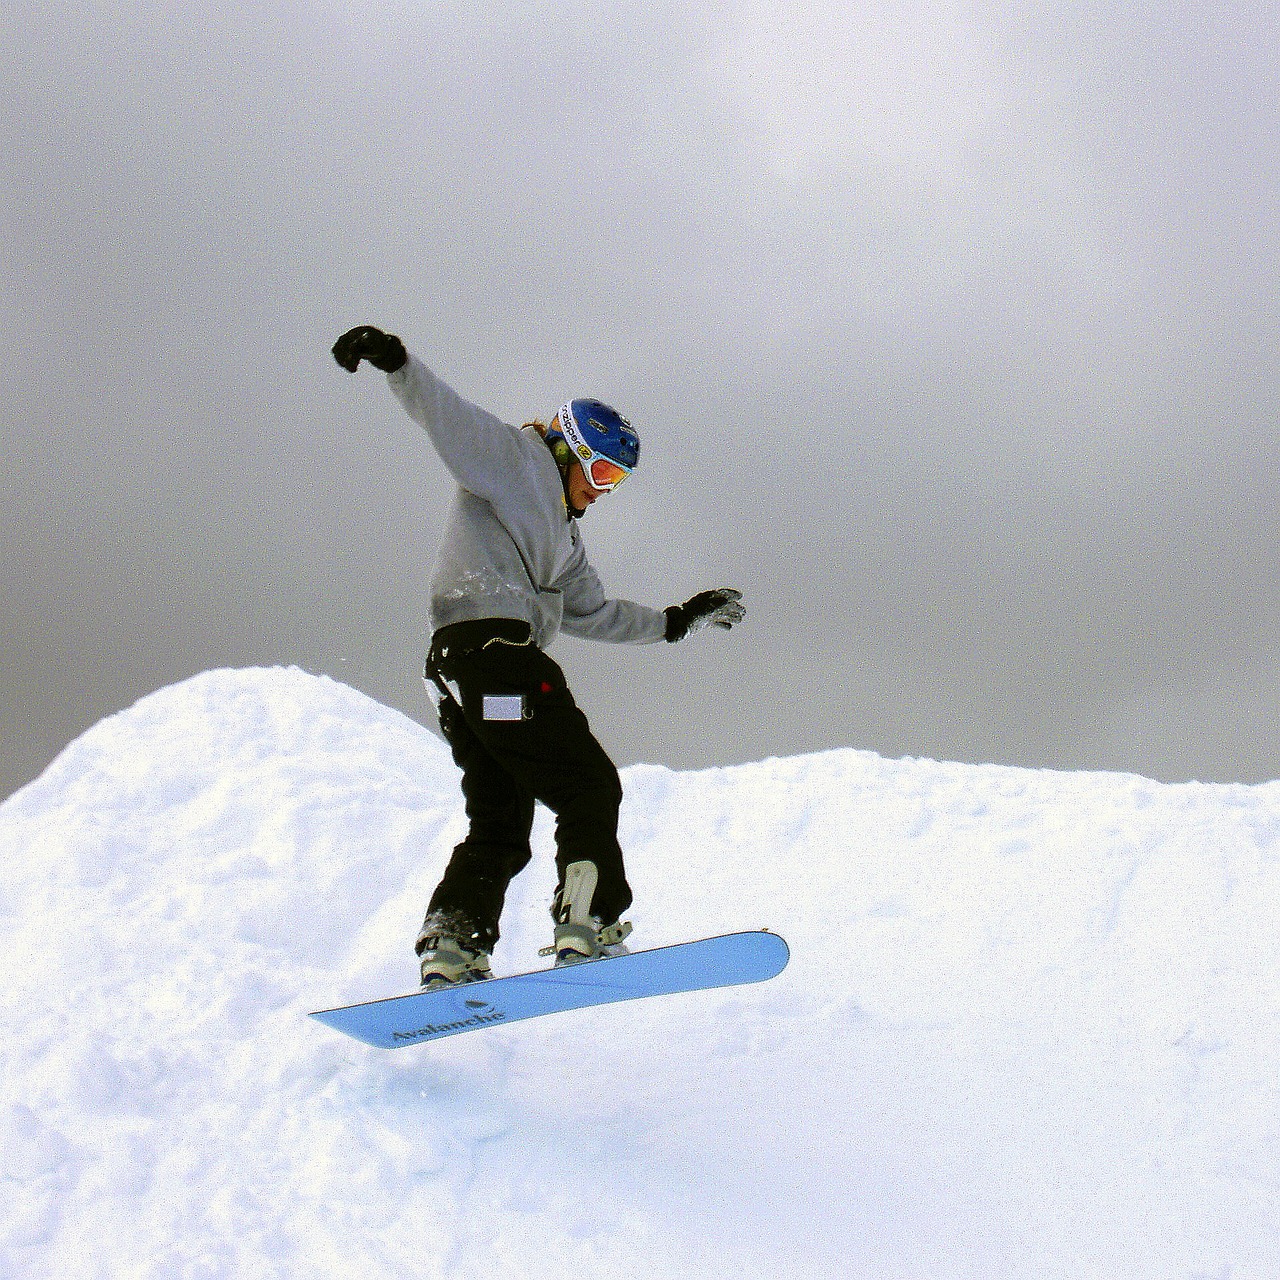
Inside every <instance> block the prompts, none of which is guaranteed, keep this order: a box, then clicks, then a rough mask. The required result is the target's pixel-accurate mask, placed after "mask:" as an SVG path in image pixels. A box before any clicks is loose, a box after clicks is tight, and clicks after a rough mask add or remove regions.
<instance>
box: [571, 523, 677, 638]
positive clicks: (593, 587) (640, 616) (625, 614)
mask: <svg viewBox="0 0 1280 1280" xmlns="http://www.w3.org/2000/svg"><path fill="white" fill-rule="evenodd" d="M575 541H576V542H577V549H576V550H577V554H576V555H575V556H574V562H573V564H572V565H571V566H570V569H569V571H568V572H567V573H566V575H565V576H564V578H562V580H561V582H560V584H559V586H560V591H561V593H562V595H563V599H564V614H563V617H562V618H561V623H560V627H561V630H562V631H564V632H565V633H566V634H568V635H571V636H578V637H579V638H580V639H583V640H605V641H608V642H610V643H612V644H653V643H654V642H656V641H658V640H664V639H666V634H667V615H666V614H665V613H663V612H662V610H661V609H651V608H649V606H647V605H643V604H636V603H635V602H634V601H631V600H610V599H609V598H608V597H607V596H606V595H605V592H604V587H603V586H602V585H601V582H600V578H599V577H598V575H597V574H596V571H595V570H594V569H593V568H592V567H591V565H590V563H589V562H588V560H587V557H586V552H585V551H584V550H583V546H582V543H581V541H578V540H577V539H575Z"/></svg>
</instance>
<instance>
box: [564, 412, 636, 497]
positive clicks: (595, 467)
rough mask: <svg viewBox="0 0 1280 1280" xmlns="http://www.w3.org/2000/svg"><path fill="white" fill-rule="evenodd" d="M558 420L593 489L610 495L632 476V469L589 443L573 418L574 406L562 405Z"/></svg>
mask: <svg viewBox="0 0 1280 1280" xmlns="http://www.w3.org/2000/svg"><path fill="white" fill-rule="evenodd" d="M556 418H557V419H558V420H559V423H560V431H561V433H562V434H563V435H564V438H565V439H566V440H567V441H568V442H569V447H570V448H571V449H572V450H573V452H574V454H575V455H576V457H577V459H578V461H579V462H581V463H582V469H583V471H584V472H586V476H587V481H588V483H589V484H590V485H591V487H592V488H593V489H600V490H602V491H603V492H605V493H608V492H610V491H611V490H613V489H616V488H617V487H618V486H619V485H620V484H621V483H622V482H623V481H624V480H625V479H626V478H627V477H628V476H629V475H630V474H631V468H630V467H624V466H623V465H622V463H620V462H616V461H615V460H614V459H613V458H607V457H605V455H604V454H603V453H601V452H600V450H599V449H593V448H592V447H591V446H590V445H589V444H588V443H587V441H586V438H585V437H584V436H583V434H582V432H581V431H580V430H579V429H578V423H577V420H576V419H575V418H574V416H573V406H572V404H562V405H561V406H560V412H559V413H557V414H556Z"/></svg>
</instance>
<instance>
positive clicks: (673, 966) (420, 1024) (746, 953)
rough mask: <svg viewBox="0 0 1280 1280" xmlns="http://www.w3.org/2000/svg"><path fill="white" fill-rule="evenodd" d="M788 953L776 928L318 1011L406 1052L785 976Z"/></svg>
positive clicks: (359, 1035) (352, 1031) (339, 1025)
mask: <svg viewBox="0 0 1280 1280" xmlns="http://www.w3.org/2000/svg"><path fill="white" fill-rule="evenodd" d="M789 958H790V952H789V951H788V950H787V944H786V943H785V942H784V941H783V940H782V939H781V938H780V937H778V935H777V934H776V933H767V932H765V931H763V930H762V931H759V932H752V933H727V934H724V935H723V936H721V937H718V938H702V939H700V940H699V941H697V942H681V943H677V944H676V945H675V946H673V947H656V948H654V949H653V950H652V951H636V952H633V953H632V954H631V955H626V956H614V957H612V958H610V959H608V960H593V961H590V962H588V963H585V964H576V965H568V966H566V967H564V968H562V969H539V970H537V971H535V972H533V973H520V974H515V975H514V976H512V977H510V978H489V979H487V980H485V981H484V982H469V983H465V984H464V985H462V986H458V987H446V988H445V989H443V990H437V991H415V992H414V993H413V994H412V995H407V996H393V997H391V998H390V999H388V1000H370V1001H367V1002H366V1003H365V1004H353V1005H347V1006H346V1007H345V1008H342V1009H323V1010H321V1011H320V1012H319V1013H313V1014H312V1015H311V1016H312V1017H313V1018H319V1019H320V1021H321V1022H325V1023H328V1025H329V1026H331V1027H334V1028H336V1029H337V1030H338V1031H345V1032H346V1034H347V1035H349V1036H354V1037H355V1038H356V1039H357V1040H363V1041H364V1042H365V1044H371V1045H373V1046H374V1047H375V1048H377V1049H399V1048H401V1047H402V1046H404V1045H407V1044H420V1043H421V1042H422V1041H424V1040H439V1039H440V1038H441V1037H442V1036H453V1035H457V1034H458V1033H459V1032H462V1031H478V1030H480V1028H481V1027H498V1026H505V1025H506V1024H507V1023H509V1022H519V1021H520V1020H521V1019H522V1018H537V1017H540V1016H541V1015H542V1014H544V1013H563V1012H564V1011H565V1010H567V1009H582V1008H585V1007H586V1006H587V1005H593V1004H611V1003H612V1002H613V1001H615V1000H635V999H637V998H638V997H640V996H663V995H673V994H675V993H676V992H679V991H701V990H703V989H705V988H708V987H731V986H735V985H737V984H738V983H742V982H763V981H764V980H765V979H766V978H772V977H774V976H775V975H776V974H779V973H781V972H782V970H783V969H785V968H786V965H787V960H788V959H789Z"/></svg>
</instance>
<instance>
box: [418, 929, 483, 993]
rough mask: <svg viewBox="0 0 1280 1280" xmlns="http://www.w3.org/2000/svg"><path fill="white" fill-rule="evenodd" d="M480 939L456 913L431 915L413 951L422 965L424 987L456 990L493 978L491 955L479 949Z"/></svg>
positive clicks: (427, 988) (429, 989)
mask: <svg viewBox="0 0 1280 1280" xmlns="http://www.w3.org/2000/svg"><path fill="white" fill-rule="evenodd" d="M477 939H478V935H477V934H475V933H473V932H471V930H470V929H469V928H468V926H467V924H466V921H465V920H463V919H462V917H461V916H458V915H457V914H456V913H453V912H444V911H430V912H428V913H427V918H426V919H425V920H424V921H423V922H422V930H421V932H420V933H419V934H418V941H417V942H416V943H415V944H414V950H415V951H416V952H417V953H418V956H419V958H420V960H421V961H422V987H423V990H425V991H432V990H434V989H435V988H437V987H456V986H460V985H461V984H462V983H464V982H481V981H483V980H484V979H485V978H492V977H493V973H492V972H491V971H490V969H489V953H488V952H487V951H484V950H483V949H482V948H481V947H479V946H478V945H477Z"/></svg>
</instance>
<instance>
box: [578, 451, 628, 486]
mask: <svg viewBox="0 0 1280 1280" xmlns="http://www.w3.org/2000/svg"><path fill="white" fill-rule="evenodd" d="M630 474H631V472H630V471H628V470H627V469H626V467H621V466H619V465H618V464H617V463H616V462H614V461H612V460H611V459H609V458H601V457H600V456H599V455H597V456H596V457H594V458H592V459H591V461H590V462H589V463H587V479H588V480H590V481H591V485H592V488H595V489H616V488H617V487H618V486H619V485H620V484H621V483H622V482H623V481H624V480H625V479H626V478H627V477H628V476H629V475H630Z"/></svg>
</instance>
